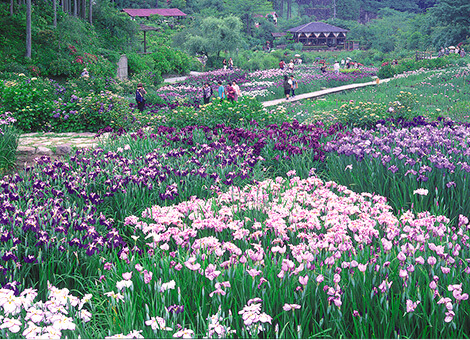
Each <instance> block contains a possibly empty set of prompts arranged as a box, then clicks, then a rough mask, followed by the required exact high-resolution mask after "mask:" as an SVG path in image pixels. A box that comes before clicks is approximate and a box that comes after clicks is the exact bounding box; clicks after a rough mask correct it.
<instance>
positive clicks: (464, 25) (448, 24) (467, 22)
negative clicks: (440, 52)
mask: <svg viewBox="0 0 470 340" xmlns="http://www.w3.org/2000/svg"><path fill="white" fill-rule="evenodd" d="M430 11H431V14H432V15H433V16H434V18H435V20H436V21H437V22H438V23H439V24H440V25H439V26H441V27H442V28H443V29H440V32H439V33H438V34H437V35H436V36H435V43H436V45H437V46H439V45H444V46H449V45H456V44H458V43H460V42H462V41H464V40H466V38H467V37H468V35H470V5H469V3H468V1H467V0H440V1H439V2H438V3H437V4H436V6H435V7H434V8H432V9H431V10H430Z"/></svg>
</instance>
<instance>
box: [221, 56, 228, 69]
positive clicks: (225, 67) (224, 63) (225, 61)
mask: <svg viewBox="0 0 470 340" xmlns="http://www.w3.org/2000/svg"><path fill="white" fill-rule="evenodd" d="M222 64H223V65H224V70H226V69H227V60H226V59H225V58H224V60H223V61H222Z"/></svg>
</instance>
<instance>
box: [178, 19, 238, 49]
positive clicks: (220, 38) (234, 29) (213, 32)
mask: <svg viewBox="0 0 470 340" xmlns="http://www.w3.org/2000/svg"><path fill="white" fill-rule="evenodd" d="M241 27H242V23H241V22H240V19H239V18H237V17H235V16H228V17H226V18H224V19H219V18H214V17H208V18H205V19H203V20H202V22H201V25H200V27H199V34H195V33H193V34H189V35H188V37H187V41H186V43H185V48H186V49H187V50H188V51H189V52H190V53H192V54H194V55H196V54H203V55H206V56H211V55H212V56H217V57H218V56H220V52H221V51H224V50H227V51H233V50H235V49H236V48H237V47H238V46H239V45H240V30H241Z"/></svg>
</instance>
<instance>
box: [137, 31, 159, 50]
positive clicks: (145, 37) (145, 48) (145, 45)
mask: <svg viewBox="0 0 470 340" xmlns="http://www.w3.org/2000/svg"><path fill="white" fill-rule="evenodd" d="M139 26H140V30H141V31H142V32H144V53H147V32H149V31H158V30H159V29H158V28H156V27H152V26H147V25H143V24H139Z"/></svg>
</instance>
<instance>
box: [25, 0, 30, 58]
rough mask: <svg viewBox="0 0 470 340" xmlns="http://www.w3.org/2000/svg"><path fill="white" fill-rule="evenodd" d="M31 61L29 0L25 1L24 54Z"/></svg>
mask: <svg viewBox="0 0 470 340" xmlns="http://www.w3.org/2000/svg"><path fill="white" fill-rule="evenodd" d="M25 57H26V58H28V59H31V0H27V1H26V54H25Z"/></svg>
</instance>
